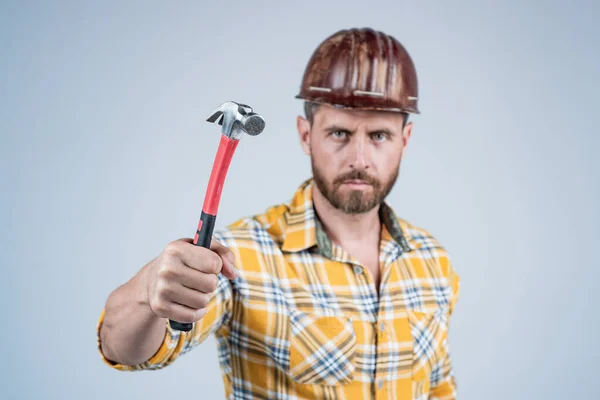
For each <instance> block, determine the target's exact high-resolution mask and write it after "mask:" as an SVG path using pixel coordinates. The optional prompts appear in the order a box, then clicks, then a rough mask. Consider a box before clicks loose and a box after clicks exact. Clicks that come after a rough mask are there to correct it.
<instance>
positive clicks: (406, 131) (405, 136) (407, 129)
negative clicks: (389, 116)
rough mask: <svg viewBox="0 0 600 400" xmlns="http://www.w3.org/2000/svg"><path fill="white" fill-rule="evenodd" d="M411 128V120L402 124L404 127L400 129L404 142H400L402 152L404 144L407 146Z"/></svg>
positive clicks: (404, 147)
mask: <svg viewBox="0 0 600 400" xmlns="http://www.w3.org/2000/svg"><path fill="white" fill-rule="evenodd" d="M412 128H413V123H412V121H410V122H409V123H408V124H406V125H405V126H404V129H402V141H403V142H404V143H403V144H402V153H404V150H405V149H406V146H408V141H409V140H410V135H411V134H412Z"/></svg>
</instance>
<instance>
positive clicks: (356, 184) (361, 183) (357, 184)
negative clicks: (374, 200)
mask: <svg viewBox="0 0 600 400" xmlns="http://www.w3.org/2000/svg"><path fill="white" fill-rule="evenodd" d="M342 185H347V186H352V187H365V186H370V185H369V183H367V182H366V181H361V180H358V179H352V180H349V181H344V182H342Z"/></svg>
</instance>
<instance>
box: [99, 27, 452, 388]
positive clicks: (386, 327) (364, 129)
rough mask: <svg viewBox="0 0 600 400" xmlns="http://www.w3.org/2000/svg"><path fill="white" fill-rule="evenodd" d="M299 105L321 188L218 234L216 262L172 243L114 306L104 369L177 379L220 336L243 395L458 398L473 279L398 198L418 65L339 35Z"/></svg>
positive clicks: (314, 68)
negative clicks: (458, 334) (458, 312)
mask: <svg viewBox="0 0 600 400" xmlns="http://www.w3.org/2000/svg"><path fill="white" fill-rule="evenodd" d="M297 97H298V98H301V99H304V101H305V111H306V118H303V117H298V120H297V128H298V133H299V138H300V143H301V145H302V149H303V150H304V152H305V153H306V154H307V155H309V156H310V159H311V163H312V171H313V177H312V178H311V179H309V180H307V181H305V182H304V183H303V184H302V185H301V186H300V187H299V189H298V190H297V192H296V193H295V195H294V196H293V198H292V199H291V201H290V202H288V203H286V204H280V205H276V206H272V207H270V208H268V209H267V211H266V212H265V213H264V214H261V215H256V216H253V217H249V218H243V219H241V220H239V221H237V222H235V223H233V224H231V225H230V226H229V227H228V228H227V229H225V230H223V231H221V232H217V233H216V234H215V236H214V238H213V241H212V244H211V249H204V248H201V247H196V246H194V245H193V244H192V239H191V238H184V239H180V240H176V241H174V242H172V243H169V244H168V245H167V246H166V248H165V249H164V251H163V252H162V253H161V254H160V255H159V256H158V257H157V258H155V259H154V260H152V261H151V262H149V263H148V264H147V265H146V266H145V267H144V268H143V269H142V270H141V271H140V272H139V273H138V274H137V275H136V276H135V277H134V278H132V279H131V280H130V281H129V282H127V283H126V284H124V285H123V286H121V287H119V288H117V289H116V290H115V291H114V292H113V293H111V295H110V296H109V298H108V300H107V303H106V306H105V308H104V310H103V311H102V314H101V317H100V320H99V322H98V346H99V349H100V352H101V354H102V357H103V359H104V360H105V362H106V363H107V364H109V365H111V366H112V367H114V368H116V369H119V370H129V371H135V370H145V369H159V368H164V367H165V366H167V365H170V364H171V363H172V362H173V361H175V360H176V359H177V358H178V357H180V356H181V355H182V354H185V353H186V352H188V351H190V350H192V349H193V348H195V347H196V346H197V345H198V344H199V343H200V342H202V341H203V340H204V339H205V338H206V337H207V336H208V335H209V334H214V335H215V336H216V338H217V341H218V346H219V354H220V357H219V360H220V364H221V369H222V374H223V380H224V384H225V392H226V395H227V397H228V398H229V397H231V398H236V399H242V398H244V399H245V398H262V399H276V398H277V399H279V398H281V399H283V398H318V399H334V398H345V399H368V398H378V399H382V398H396V399H425V398H438V399H452V398H455V397H456V388H455V381H454V377H453V370H452V366H451V362H450V356H449V351H448V340H447V336H448V323H449V317H450V315H451V313H452V311H453V309H454V305H455V303H456V300H457V297H458V287H459V283H458V282H459V279H458V276H457V274H456V272H455V271H454V269H453V268H452V265H451V263H450V260H449V258H448V255H447V253H446V251H445V250H444V249H443V248H442V246H440V244H439V243H438V242H437V241H436V240H435V239H434V238H433V237H432V236H431V235H430V234H429V233H428V232H427V231H425V230H423V229H420V228H418V227H416V226H414V225H411V224H410V223H408V222H407V221H405V220H403V219H400V218H398V217H397V216H396V215H395V213H394V212H393V210H392V209H391V207H390V206H389V205H388V204H387V203H386V202H385V201H384V199H385V197H386V196H387V194H388V193H389V192H390V190H391V189H392V187H393V185H394V183H395V181H396V178H397V176H398V171H399V167H400V161H401V159H402V155H403V154H404V151H405V150H406V147H407V144H408V141H409V138H410V136H411V131H412V128H413V123H412V122H408V114H409V113H419V110H418V108H417V78H416V73H415V69H414V66H413V62H412V60H411V58H410V56H409V55H408V53H407V52H406V50H405V49H404V47H403V46H402V45H401V44H400V43H399V42H398V41H397V40H395V39H394V38H392V37H391V36H388V35H386V34H384V33H382V32H376V31H373V30H371V29H352V30H343V31H340V32H337V33H335V34H334V35H332V36H331V37H329V38H328V39H326V40H325V41H324V42H323V43H321V45H320V46H319V47H318V48H317V49H316V51H315V52H314V54H313V56H312V58H311V60H310V61H309V63H308V66H307V68H306V72H305V74H304V78H303V82H302V85H301V91H300V94H299V95H298V96H297ZM236 267H237V269H236ZM169 319H171V320H174V321H179V322H184V323H186V322H187V323H190V322H193V323H194V327H193V329H192V330H191V331H189V332H181V331H177V330H175V329H173V328H172V327H171V326H170V324H169V323H168V320H169Z"/></svg>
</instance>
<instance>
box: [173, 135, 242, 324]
mask: <svg viewBox="0 0 600 400" xmlns="http://www.w3.org/2000/svg"><path fill="white" fill-rule="evenodd" d="M238 143H239V140H236V139H231V138H229V137H227V136H225V135H221V142H220V143H219V148H218V150H217V155H216V156H215V162H214V164H213V168H212V171H211V173H210V179H209V181H208V188H207V189H206V196H205V198H204V205H203V206H202V214H201V215H200V221H199V222H198V229H197V230H196V235H195V237H194V245H196V246H201V247H204V248H207V249H208V248H210V241H211V239H212V234H213V230H214V228H215V221H216V219H217V210H218V209H219V201H220V200H221V192H222V191H223V185H224V183H225V177H226V176H227V171H228V170H229V164H231V159H232V158H233V154H234V153H235V149H236V147H237V145H238ZM169 324H170V325H171V328H173V329H175V330H178V331H183V332H189V331H191V330H192V328H193V326H194V324H192V323H181V322H176V321H173V320H169Z"/></svg>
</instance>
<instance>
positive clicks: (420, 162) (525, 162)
mask: <svg viewBox="0 0 600 400" xmlns="http://www.w3.org/2000/svg"><path fill="white" fill-rule="evenodd" d="M168 3H169V2H163V1H154V2H148V1H139V2H133V1H129V2H84V3H82V2H42V1H40V2H24V1H13V2H2V4H1V6H0V51H1V52H0V132H1V142H0V160H1V161H0V163H1V171H2V172H1V176H0V177H1V181H0V183H1V188H2V197H1V200H0V204H1V206H2V210H3V212H2V224H1V228H0V233H1V235H2V236H1V243H2V245H1V246H2V280H1V282H2V290H1V295H0V296H1V303H0V307H1V309H0V310H1V311H2V315H3V320H4V322H3V324H2V329H1V331H0V335H2V337H1V343H2V345H1V346H2V347H1V352H2V353H1V360H2V363H1V364H0V365H1V367H0V368H1V369H2V372H1V374H0V379H1V380H2V398H9V399H13V398H14V399H19V398H32V399H33V398H35V399H38V398H39V399H65V398H69V399H70V398H74V399H75V398H85V399H106V398H114V399H129V398H160V397H162V398H164V396H170V397H171V398H221V397H222V396H223V393H224V392H223V387H222V382H221V377H220V372H219V368H218V364H217V358H216V356H217V355H216V350H215V342H214V339H212V338H211V339H209V340H208V341H207V342H206V343H205V344H203V345H202V346H201V347H199V348H197V349H196V350H195V351H193V352H192V353H190V354H188V355H186V356H184V357H183V358H181V359H179V360H178V361H177V362H176V363H175V364H173V365H172V366H171V367H169V368H167V369H164V370H161V371H157V372H141V373H137V372H136V373H124V372H118V371H114V370H112V369H110V368H108V367H107V366H105V365H104V364H103V363H102V362H101V360H100V358H99V355H98V353H97V350H96V337H95V328H96V321H97V318H98V316H99V313H100V310H101V308H102V306H103V305H104V302H105V300H106V297H107V296H108V294H109V293H110V291H111V290H112V289H114V288H115V287H117V286H118V285H120V284H122V283H124V282H125V281H126V280H128V279H129V278H130V277H131V276H133V275H134V274H135V273H136V272H137V270H138V269H139V268H140V267H141V266H143V265H144V264H145V263H146V262H147V261H148V260H150V259H151V258H152V257H154V256H155V255H156V254H158V253H159V252H160V251H161V250H162V249H163V248H164V246H165V245H166V244H167V243H168V242H170V241H172V240H175V239H178V238H180V237H189V236H192V234H193V232H194V231H195V228H196V224H197V222H198V217H199V213H200V209H201V206H202V202H203V197H204V191H205V189H206V184H207V181H208V173H209V170H210V166H211V164H212V161H213V158H214V153H215V151H216V148H217V145H218V141H219V133H218V129H217V128H215V127H213V126H211V125H209V124H208V123H206V122H205V121H204V119H205V118H206V117H207V116H208V114H209V113H210V112H211V111H212V110H213V109H214V108H215V107H216V106H217V105H218V104H220V103H221V102H222V101H226V100H236V101H241V102H247V103H248V104H250V105H252V106H253V107H254V108H255V109H256V110H257V111H259V112H260V113H262V114H263V115H264V116H265V118H266V120H267V129H266V131H265V132H264V133H263V135H262V136H259V137H256V138H249V137H247V138H244V139H243V141H242V143H240V146H239V148H238V152H237V154H236V156H235V157H234V160H233V163H232V167H231V170H230V172H229V175H228V178H227V182H226V186H225V189H224V192H223V198H222V203H221V206H220V210H219V217H218V224H217V225H218V227H223V226H224V225H225V224H228V223H230V222H233V221H234V220H236V219H238V218H240V217H242V216H244V215H249V214H254V213H260V212H262V211H264V210H265V209H266V208H267V207H268V206H269V205H272V204H276V203H280V202H283V201H286V200H288V199H289V198H290V197H291V196H292V194H293V191H294V190H295V189H296V187H297V186H298V184H300V182H301V181H302V180H304V179H305V178H307V177H308V176H309V174H310V168H309V160H308V159H307V157H306V156H304V154H303V153H302V151H301V149H300V146H299V145H298V139H297V136H296V132H295V117H296V115H298V114H299V113H300V112H301V109H302V107H301V106H302V104H301V103H300V101H299V100H295V99H294V95H295V94H296V92H297V90H298V87H299V82H300V79H301V77H302V73H303V70H304V67H305V65H306V62H307V61H308V58H309V57H310V55H311V54H312V51H313V50H314V48H315V47H316V46H317V45H318V44H319V43H320V42H321V40H323V39H324V38H325V37H327V36H329V35H330V34H332V33H333V32H335V31H337V30H339V29H342V28H346V27H354V26H372V27H374V28H376V29H380V30H383V31H386V32H388V33H390V34H392V35H394V36H395V37H397V38H398V39H399V40H400V41H401V42H402V43H403V44H404V45H405V46H406V47H407V48H408V50H409V52H410V54H411V55H412V57H413V59H414V61H415V64H416V66H417V70H418V74H419V83H420V108H421V110H422V114H421V115H420V116H417V117H415V118H414V119H413V120H414V121H415V124H416V125H415V130H414V133H413V138H412V141H411V142H410V144H409V148H408V153H407V154H406V158H405V159H404V161H403V164H402V172H401V174H400V179H399V181H398V183H397V185H396V187H395V189H394V191H393V192H392V194H391V195H390V197H389V201H390V203H391V204H392V205H393V206H394V208H395V209H396V211H397V212H398V213H399V214H400V215H401V216H402V217H403V218H405V219H407V220H409V221H410V222H412V223H414V224H416V225H419V226H422V227H424V228H426V229H428V230H430V231H431V232H433V234H434V235H435V236H437V237H438V239H439V240H440V241H441V242H442V243H443V244H444V245H445V246H446V247H447V248H448V250H449V252H450V254H451V255H452V258H453V260H454V264H455V266H456V268H457V270H458V272H459V273H460V276H461V278H462V296H461V298H460V300H459V303H458V306H457V310H456V314H455V316H454V318H453V320H452V323H451V326H452V328H451V346H452V354H453V359H454V363H455V367H456V374H457V379H458V383H459V393H460V396H459V397H460V398H462V399H508V398H510V399H529V398H540V399H541V398H544V399H563V398H567V397H568V398H592V397H596V396H597V392H598V389H597V385H596V384H594V381H595V380H596V379H597V372H598V356H599V355H600V353H599V351H598V346H597V337H598V327H599V324H600V321H599V314H600V313H599V312H598V309H597V308H598V307H597V306H598V301H597V299H596V298H595V294H594V293H593V290H594V289H595V288H596V287H597V284H598V278H599V276H598V275H599V274H598V269H599V268H598V263H597V259H596V254H595V253H596V249H597V247H598V245H599V238H600V232H599V223H598V222H599V218H598V209H597V206H596V204H597V203H598V200H600V199H599V196H598V193H599V189H600V188H599V182H600V179H599V173H598V172H599V171H600V163H599V161H598V158H597V152H598V146H599V140H598V132H597V125H596V124H594V125H593V121H594V120H595V119H596V115H597V114H598V109H599V106H600V102H599V101H598V89H599V82H600V79H599V77H598V73H599V71H600V68H599V67H600V55H599V45H598V38H599V37H600V29H599V28H598V25H597V21H598V18H599V17H600V13H599V7H598V3H595V4H594V2H592V1H588V2H584V1H571V2H567V1H564V2H557V1H547V2H542V1H538V2H535V1H502V2H500V1H498V2H481V1H460V2H445V1H438V2H416V1H415V2H401V1H376V2H372V3H369V2H366V1H356V2H349V1H340V2H325V1H318V2H311V1H301V2H294V3H292V2H276V1H270V2H254V4H253V5H249V4H250V3H251V2H241V1H240V2H223V3H221V2H214V1H213V2H200V1H196V2H177V3H174V2H171V4H168ZM217 4H219V5H217ZM594 122H595V121H594Z"/></svg>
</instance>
